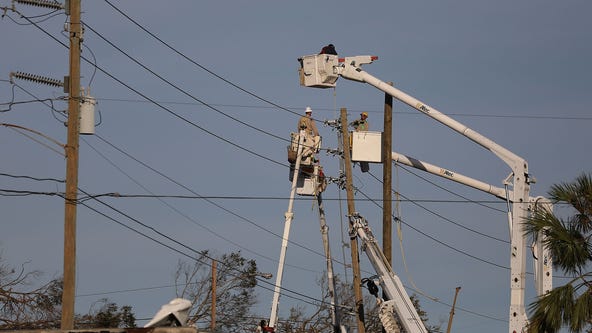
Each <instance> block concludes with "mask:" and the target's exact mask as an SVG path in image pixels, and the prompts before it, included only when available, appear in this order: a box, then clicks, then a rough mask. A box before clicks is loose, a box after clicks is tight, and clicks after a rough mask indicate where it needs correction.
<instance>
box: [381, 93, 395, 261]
mask: <svg viewBox="0 0 592 333" xmlns="http://www.w3.org/2000/svg"><path fill="white" fill-rule="evenodd" d="M388 84H390V85H391V86H392V85H393V83H392V82H389V83H388ZM383 127H384V130H383V133H382V252H383V253H384V256H385V257H386V260H387V261H388V263H389V264H390V265H391V267H392V266H393V247H392V234H393V219H392V215H393V208H392V207H393V206H392V205H393V202H392V200H391V199H392V179H393V175H392V172H393V164H392V158H391V152H392V151H393V149H392V148H393V96H391V95H389V94H387V93H385V94H384V126H383Z"/></svg>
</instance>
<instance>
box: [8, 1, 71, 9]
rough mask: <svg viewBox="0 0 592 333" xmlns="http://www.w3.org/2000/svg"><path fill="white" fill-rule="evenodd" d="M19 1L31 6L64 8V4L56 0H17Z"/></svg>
mask: <svg viewBox="0 0 592 333" xmlns="http://www.w3.org/2000/svg"><path fill="white" fill-rule="evenodd" d="M16 2H17V3H20V4H23V5H30V6H38V7H45V8H52V9H58V10H59V9H64V5H62V4H61V3H58V2H55V1H49V0H16Z"/></svg>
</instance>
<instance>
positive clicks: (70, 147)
mask: <svg viewBox="0 0 592 333" xmlns="http://www.w3.org/2000/svg"><path fill="white" fill-rule="evenodd" d="M69 4H70V7H69V8H68V11H69V13H70V75H69V81H68V82H67V84H68V90H69V99H68V143H67V144H66V200H65V201H66V204H65V206H66V207H65V213H64V291H63V294H62V321H61V328H62V329H63V330H71V329H73V328H74V296H75V289H76V288H75V284H76V204H77V200H78V136H79V127H80V118H79V117H80V47H81V43H82V28H81V25H80V0H70V1H69Z"/></svg>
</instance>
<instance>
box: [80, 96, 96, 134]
mask: <svg viewBox="0 0 592 333" xmlns="http://www.w3.org/2000/svg"><path fill="white" fill-rule="evenodd" d="M96 104H97V100H96V99H95V98H94V97H92V96H90V95H88V94H87V95H86V96H83V97H82V102H81V103H80V134H84V135H92V134H95V105H96Z"/></svg>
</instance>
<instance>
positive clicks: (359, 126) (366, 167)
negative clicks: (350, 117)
mask: <svg viewBox="0 0 592 333" xmlns="http://www.w3.org/2000/svg"><path fill="white" fill-rule="evenodd" d="M349 125H350V126H351V127H353V128H354V131H356V132H364V131H368V128H369V127H370V125H369V124H368V112H362V113H360V119H357V120H354V121H352V122H351V123H350V124H349ZM360 169H361V170H362V172H368V171H370V164H368V162H364V161H361V162H360Z"/></svg>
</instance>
